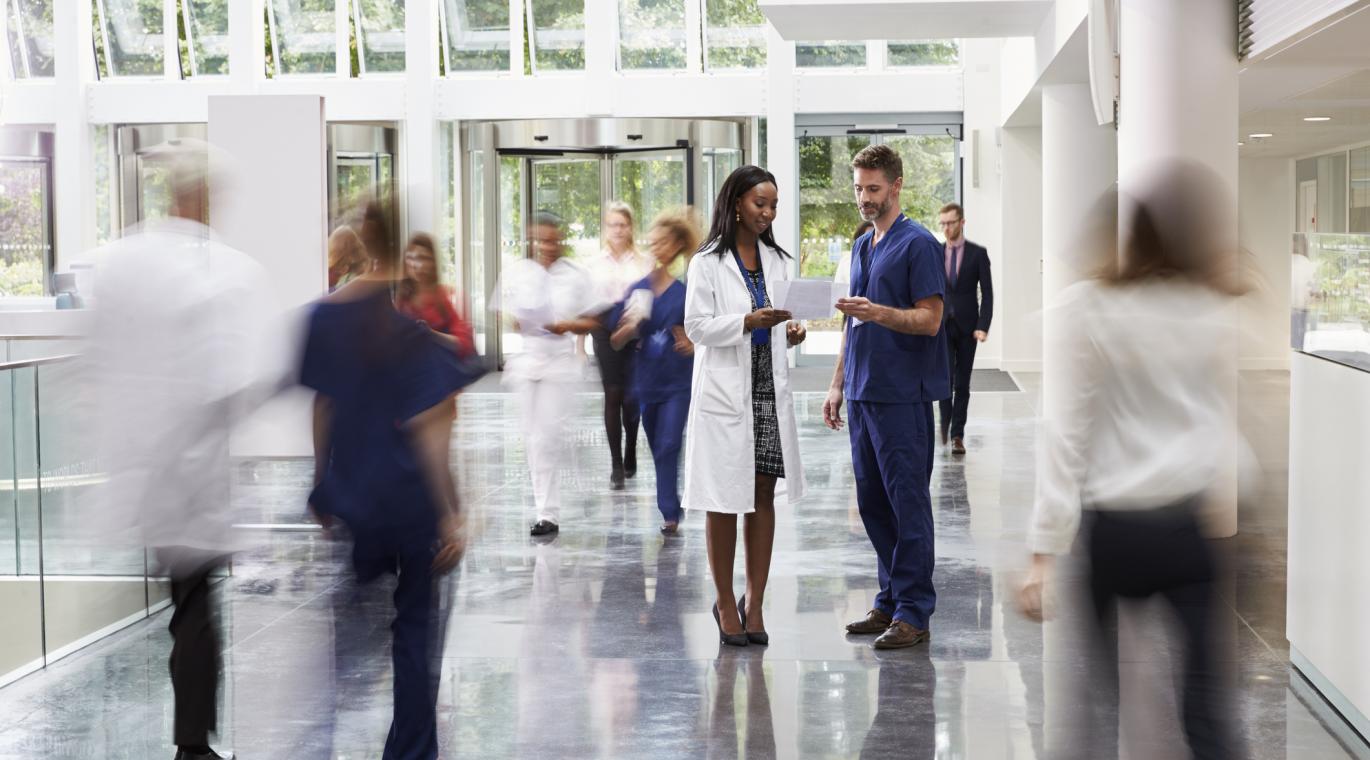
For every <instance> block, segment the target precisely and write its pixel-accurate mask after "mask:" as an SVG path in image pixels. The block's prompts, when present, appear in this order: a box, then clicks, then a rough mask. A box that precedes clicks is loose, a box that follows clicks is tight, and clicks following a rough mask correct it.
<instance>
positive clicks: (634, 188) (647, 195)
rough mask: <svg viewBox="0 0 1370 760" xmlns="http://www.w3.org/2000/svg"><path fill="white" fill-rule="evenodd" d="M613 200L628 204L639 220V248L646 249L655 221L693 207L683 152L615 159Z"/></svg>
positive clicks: (620, 156)
mask: <svg viewBox="0 0 1370 760" xmlns="http://www.w3.org/2000/svg"><path fill="white" fill-rule="evenodd" d="M611 160H612V164H611V169H612V172H613V200H616V201H620V202H622V203H626V204H628V207H629V208H631V209H632V210H633V214H634V215H635V217H636V221H637V229H636V230H634V234H635V235H636V238H637V241H638V247H639V248H641V247H642V246H644V245H645V238H646V236H647V228H648V227H649V226H650V225H651V223H652V220H653V219H655V218H656V217H657V215H659V214H661V213H662V212H663V211H667V210H670V209H673V208H679V207H681V206H686V205H689V203H690V201H689V196H690V192H689V188H690V184H691V183H690V171H689V166H688V160H687V156H686V151H685V150H684V149H683V148H676V149H672V150H662V151H649V152H642V153H618V154H615V155H614V156H613V157H612V159H611Z"/></svg>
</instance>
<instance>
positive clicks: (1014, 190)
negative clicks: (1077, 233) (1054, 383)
mask: <svg viewBox="0 0 1370 760" xmlns="http://www.w3.org/2000/svg"><path fill="white" fill-rule="evenodd" d="M1001 134H1002V146H1001V149H1000V151H1001V153H1000V159H1001V162H1002V169H1003V177H1002V184H1001V193H1002V213H1001V219H1002V223H1001V224H1002V233H1001V234H1002V237H1003V249H1004V250H1003V253H1002V255H1001V256H1000V259H999V264H998V266H999V272H998V275H997V278H996V280H995V295H996V296H997V299H996V300H997V301H998V304H1002V305H998V304H996V310H997V311H998V315H997V316H996V317H995V322H996V323H997V324H998V326H999V327H998V330H999V332H1000V335H1001V339H1002V340H1003V349H1002V361H1001V364H1002V366H1003V368H1004V369H1005V370H1009V371H1013V370H1018V371H1025V372H1037V371H1040V370H1041V368H1042V315H1041V312H1042V130H1041V128H1040V127H1006V128H1004V129H1003V130H1002V133H1001Z"/></svg>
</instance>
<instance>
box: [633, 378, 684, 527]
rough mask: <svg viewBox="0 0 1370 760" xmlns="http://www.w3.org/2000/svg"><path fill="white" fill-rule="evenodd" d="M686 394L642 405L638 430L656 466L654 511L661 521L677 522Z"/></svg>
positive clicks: (679, 510)
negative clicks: (641, 429) (644, 438)
mask: <svg viewBox="0 0 1370 760" xmlns="http://www.w3.org/2000/svg"><path fill="white" fill-rule="evenodd" d="M689 412H690V392H689V391H688V390H686V391H683V392H680V393H673V394H671V395H670V396H668V397H666V399H665V400H662V401H652V402H647V401H644V402H642V427H643V429H644V430H646V432H647V444H648V445H649V446H651V448H652V462H653V463H655V465H656V508H657V509H659V510H661V519H662V520H664V521H666V522H680V518H681V512H682V510H681V509H680V451H681V449H682V448H684V441H685V419H686V417H687V416H688V415H689Z"/></svg>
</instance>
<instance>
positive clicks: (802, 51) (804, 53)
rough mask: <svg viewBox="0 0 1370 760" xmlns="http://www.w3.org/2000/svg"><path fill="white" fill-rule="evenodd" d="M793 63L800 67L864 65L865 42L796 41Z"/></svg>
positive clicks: (855, 66) (853, 66)
mask: <svg viewBox="0 0 1370 760" xmlns="http://www.w3.org/2000/svg"><path fill="white" fill-rule="evenodd" d="M794 63H795V65H796V66H799V67H800V68H861V67H863V66H865V65H866V43H864V42H796V43H795V45H794Z"/></svg>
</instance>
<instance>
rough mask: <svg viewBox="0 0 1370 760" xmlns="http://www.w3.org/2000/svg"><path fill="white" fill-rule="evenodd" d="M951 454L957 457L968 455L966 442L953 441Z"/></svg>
mask: <svg viewBox="0 0 1370 760" xmlns="http://www.w3.org/2000/svg"><path fill="white" fill-rule="evenodd" d="M951 453H953V454H955V455H956V456H962V455H964V454H965V453H966V444H965V441H962V440H961V439H960V438H953V439H951Z"/></svg>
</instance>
